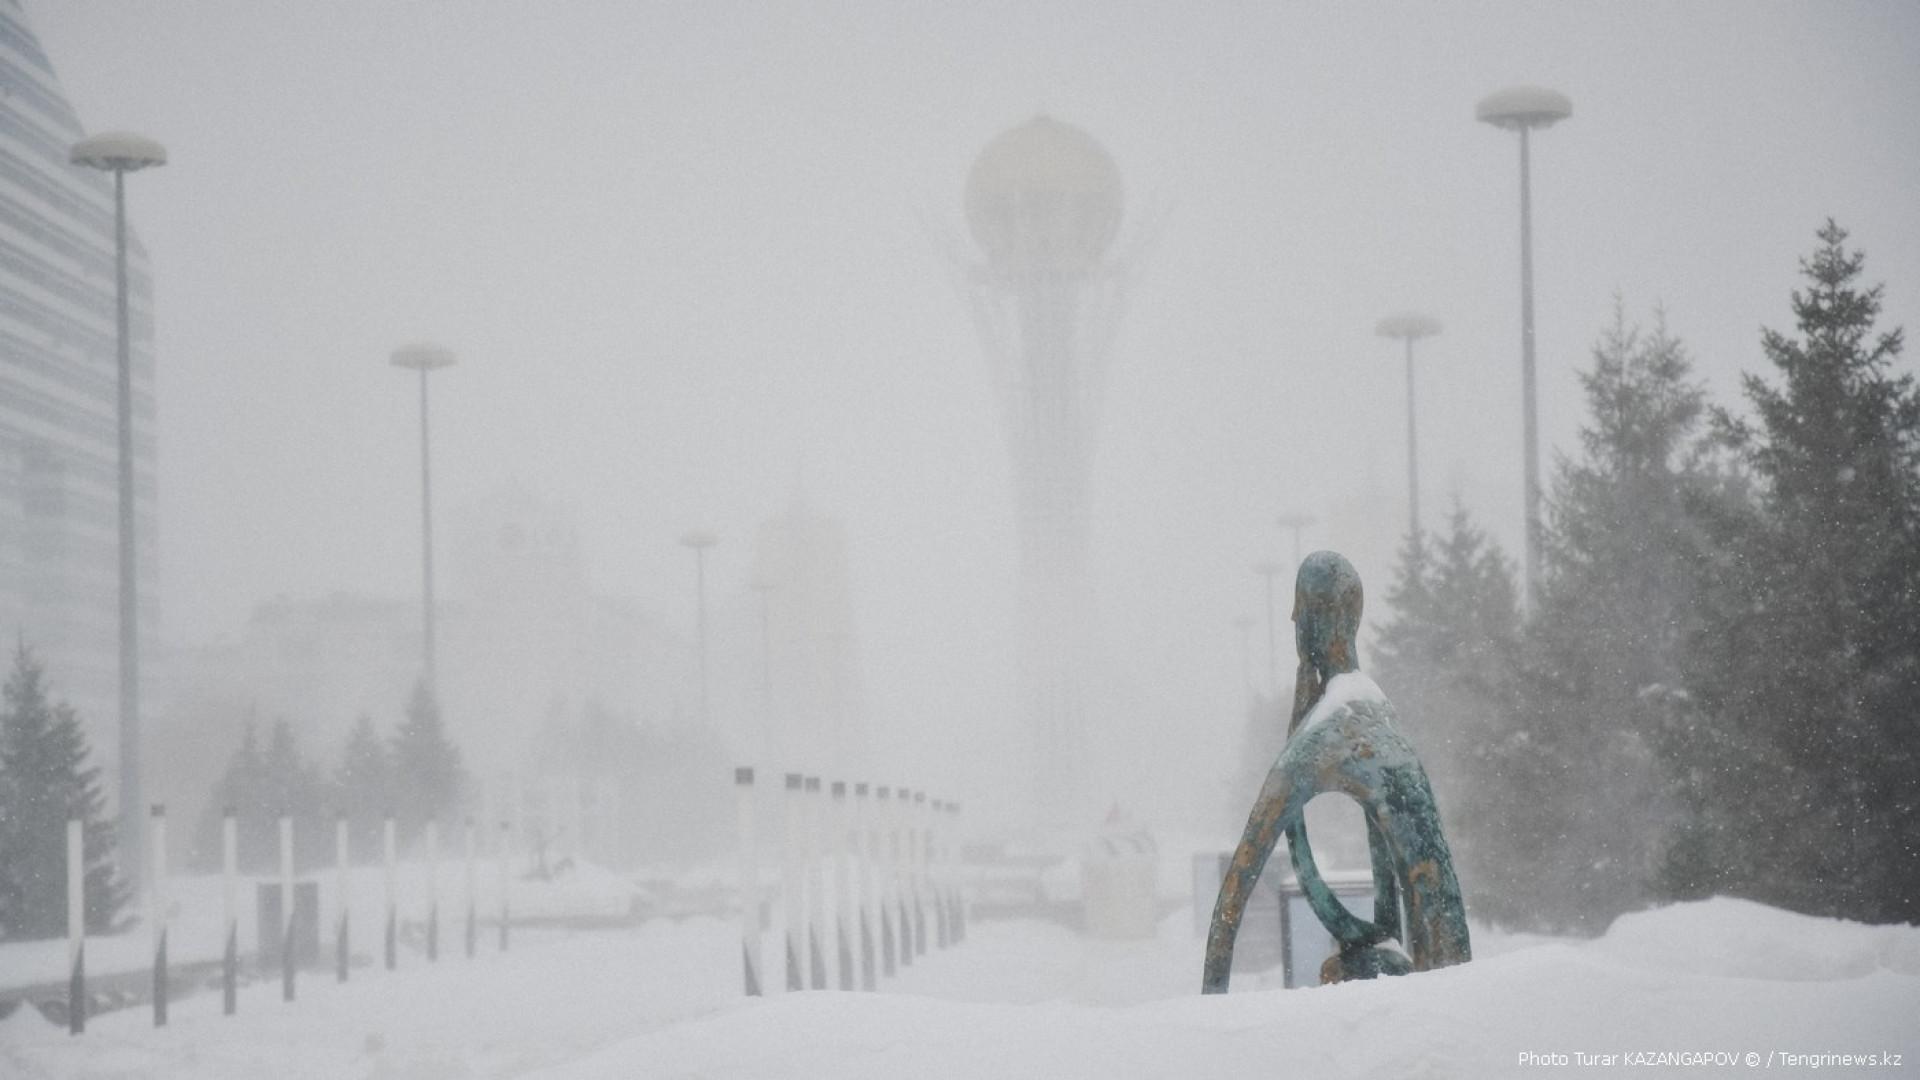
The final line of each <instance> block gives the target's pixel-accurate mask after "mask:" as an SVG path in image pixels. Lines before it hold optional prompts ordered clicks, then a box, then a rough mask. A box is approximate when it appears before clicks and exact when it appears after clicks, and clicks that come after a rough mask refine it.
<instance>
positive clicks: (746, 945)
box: [733, 765, 760, 997]
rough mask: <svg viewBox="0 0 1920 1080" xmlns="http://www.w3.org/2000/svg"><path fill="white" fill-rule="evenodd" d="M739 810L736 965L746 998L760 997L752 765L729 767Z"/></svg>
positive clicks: (757, 881)
mask: <svg viewBox="0 0 1920 1080" xmlns="http://www.w3.org/2000/svg"><path fill="white" fill-rule="evenodd" d="M733 790H734V793H735V795H734V801H735V802H736V803H737V804H738V806H739V810H740V965H741V975H742V977H743V978H744V980H745V982H746V993H747V996H748V997H759V996H760V879H759V870H758V869H757V868H756V866H755V856H756V855H757V854H758V853H757V852H756V851H755V850H754V847H753V767H752V766H751V765H742V766H740V767H738V768H736V769H734V770H733Z"/></svg>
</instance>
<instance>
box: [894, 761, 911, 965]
mask: <svg viewBox="0 0 1920 1080" xmlns="http://www.w3.org/2000/svg"><path fill="white" fill-rule="evenodd" d="M912 810H913V792H911V791H908V790H907V789H906V788H895V789H894V798H893V812H892V813H891V814H889V815H887V862H888V869H887V875H888V876H889V877H891V878H892V879H893V888H894V894H895V896H896V897H897V898H898V908H899V911H898V918H899V922H898V923H896V924H895V929H896V930H898V931H899V934H900V966H901V967H908V966H910V965H912V963H913V909H914V894H913V875H912V873H911V870H910V864H911V858H910V857H909V852H908V847H907V816H908V814H909V813H910V812H911V811H912Z"/></svg>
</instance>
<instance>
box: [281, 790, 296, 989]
mask: <svg viewBox="0 0 1920 1080" xmlns="http://www.w3.org/2000/svg"><path fill="white" fill-rule="evenodd" d="M293 996H294V994H293V819H292V818H290V817H288V816H287V815H285V814H282V815H280V1000H282V1001H292V1000H293Z"/></svg>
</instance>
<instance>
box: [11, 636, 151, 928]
mask: <svg viewBox="0 0 1920 1080" xmlns="http://www.w3.org/2000/svg"><path fill="white" fill-rule="evenodd" d="M90 756H91V752H90V750H89V748H88V746H87V737H86V733H85V732H84V731H83V730H82V729H81V726H80V718H79V716H78V715H77V714H76V713H75V712H74V710H73V707H72V706H71V705H68V704H66V703H64V702H55V701H53V700H51V699H50V697H49V696H48V693H47V683H46V669H45V667H44V666H43V665H42V664H41V662H40V661H39V660H38V659H36V658H35V657H34V655H33V653H32V651H31V650H29V649H28V648H27V646H26V645H25V644H24V643H22V644H20V645H18V646H17V648H16V649H15V652H14V659H13V671H12V673H11V674H9V676H8V677H7V682H6V686H5V690H4V711H0V938H4V939H6V940H20V939H32V938H48V937H58V936H61V935H63V934H65V933H66V930H67V822H68V821H69V820H70V819H74V818H78V819H79V820H80V821H81V823H82V825H81V829H82V838H83V843H84V845H85V849H86V877H85V881H86V894H87V896H86V909H85V910H86V922H87V929H88V931H89V932H91V933H105V932H107V931H109V930H112V929H114V927H115V923H116V922H117V921H118V919H119V916H120V912H121V910H122V909H123V908H124V907H125V906H126V903H127V889H126V886H125V884H124V883H122V882H121V881H120V879H119V878H118V876H117V875H116V874H115V870H114V862H113V850H114V831H113V825H112V823H111V822H110V821H108V820H107V818H106V815H105V806H106V799H105V797H104V796H103V795H102V794H101V792H100V770H99V769H98V768H97V767H95V766H92V765H89V764H88V763H87V760H88V758H89V757H90Z"/></svg>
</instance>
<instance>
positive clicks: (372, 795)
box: [333, 713, 394, 861]
mask: <svg viewBox="0 0 1920 1080" xmlns="http://www.w3.org/2000/svg"><path fill="white" fill-rule="evenodd" d="M333 789H334V792H335V797H336V798H337V799H338V800H339V805H340V806H341V808H342V809H343V811H344V812H345V813H346V814H347V815H348V829H349V832H350V838H351V839H350V843H351V845H352V849H353V852H354V854H355V856H356V857H357V858H359V859H361V860H363V861H364V860H367V859H370V858H372V857H374V856H375V855H376V854H377V853H378V852H379V851H380V845H381V833H382V828H381V822H382V821H383V820H384V819H385V817H386V815H387V813H388V812H389V811H390V810H391V809H392V808H393V796H394V792H393V777H392V765H391V762H390V760H389V756H388V750H387V744H386V743H385V742H384V741H382V740H381V738H380V736H379V735H378V734H376V733H375V732H374V730H373V718H372V717H369V716H367V715H366V714H365V713H362V714H361V715H360V718H359V719H358V720H357V721H355V722H354V725H353V731H352V732H351V733H350V734H349V735H348V736H347V744H346V747H345V748H344V749H343V750H342V751H341V756H340V768H339V769H338V771H336V772H335V773H334V775H333Z"/></svg>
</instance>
